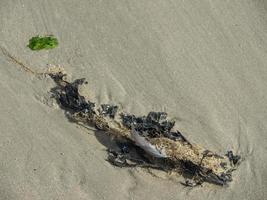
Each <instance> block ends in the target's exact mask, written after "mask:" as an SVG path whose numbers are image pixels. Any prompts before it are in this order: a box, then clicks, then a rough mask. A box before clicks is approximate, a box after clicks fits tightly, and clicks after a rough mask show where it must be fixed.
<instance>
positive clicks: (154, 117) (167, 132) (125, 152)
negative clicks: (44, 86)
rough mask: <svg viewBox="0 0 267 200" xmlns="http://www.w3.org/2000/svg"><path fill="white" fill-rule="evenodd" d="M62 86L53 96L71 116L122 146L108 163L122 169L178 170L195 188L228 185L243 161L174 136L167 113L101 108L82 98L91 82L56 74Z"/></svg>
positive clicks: (58, 86)
mask: <svg viewBox="0 0 267 200" xmlns="http://www.w3.org/2000/svg"><path fill="white" fill-rule="evenodd" d="M50 76H51V78H52V79H53V80H54V81H55V82H56V84H57V86H56V87H55V88H53V89H52V90H51V92H52V94H53V97H54V98H56V100H57V102H58V103H59V105H60V106H61V108H62V109H64V110H65V111H66V114H67V116H68V117H69V118H70V119H72V120H73V121H75V122H77V123H82V124H84V125H86V126H95V127H96V128H97V129H99V130H101V131H102V132H104V133H107V135H108V136H111V137H112V138H113V139H114V140H115V141H116V143H117V144H118V147H119V150H118V149H117V150H116V149H108V151H107V152H108V158H107V160H108V161H109V162H110V163H111V164H113V165H115V166H118V167H143V168H156V169H161V170H164V171H176V172H177V173H180V174H182V175H184V176H185V177H190V179H188V178H186V180H185V182H184V183H183V184H184V185H186V186H189V187H194V186H198V185H201V184H202V183H203V182H209V183H213V184H217V185H227V184H228V183H229V182H230V181H232V172H233V170H234V169H235V168H236V166H237V165H238V164H239V160H240V156H237V155H234V154H233V152H232V151H228V152H227V154H226V155H225V156H220V155H218V154H216V153H213V152H211V151H209V150H206V149H204V148H203V147H200V146H199V145H196V144H193V143H191V142H189V141H188V140H187V139H186V138H185V137H184V136H183V135H182V133H181V132H179V131H173V128H174V125H175V122H174V121H173V120H169V119H168V116H167V113H165V112H150V113H149V114H148V115H146V116H141V117H138V116H135V115H131V114H126V113H123V112H120V113H118V106H116V105H110V104H102V105H100V106H96V104H95V103H93V102H91V101H89V100H88V99H86V98H85V97H84V96H82V95H81V94H80V93H79V86H80V85H82V84H84V83H85V79H77V80H75V81H73V82H68V81H67V80H66V74H65V73H63V72H57V73H53V72H52V73H51V74H50Z"/></svg>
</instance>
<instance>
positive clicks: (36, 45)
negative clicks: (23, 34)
mask: <svg viewBox="0 0 267 200" xmlns="http://www.w3.org/2000/svg"><path fill="white" fill-rule="evenodd" d="M57 46H58V40H57V38H55V37H54V36H52V35H50V36H43V37H42V36H35V37H32V38H31V39H30V40H29V44H28V47H29V48H30V49H31V50H33V51H35V50H42V49H53V48H55V47H57Z"/></svg>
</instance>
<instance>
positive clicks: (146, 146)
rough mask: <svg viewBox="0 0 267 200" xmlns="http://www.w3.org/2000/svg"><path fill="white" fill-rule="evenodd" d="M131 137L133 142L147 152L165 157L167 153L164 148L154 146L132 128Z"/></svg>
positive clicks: (158, 156)
mask: <svg viewBox="0 0 267 200" xmlns="http://www.w3.org/2000/svg"><path fill="white" fill-rule="evenodd" d="M131 136H132V139H133V140H134V141H135V144H136V145H137V146H139V147H141V148H142V149H143V150H144V151H145V152H147V153H148V154H150V155H152V156H154V157H157V158H166V157H167V155H166V153H165V152H164V150H159V149H158V148H156V146H154V145H152V144H150V143H149V141H148V140H147V139H146V138H145V137H142V136H140V135H139V134H138V132H137V131H136V130H134V129H132V131H131Z"/></svg>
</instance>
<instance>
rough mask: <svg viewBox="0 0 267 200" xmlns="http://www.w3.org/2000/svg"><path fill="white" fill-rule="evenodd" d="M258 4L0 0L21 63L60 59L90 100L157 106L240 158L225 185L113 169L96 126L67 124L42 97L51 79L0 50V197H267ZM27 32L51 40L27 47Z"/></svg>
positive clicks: (209, 144)
mask: <svg viewBox="0 0 267 200" xmlns="http://www.w3.org/2000/svg"><path fill="white" fill-rule="evenodd" d="M266 10H267V4H266V3H264V2H263V1H253V2H252V1H229V2H222V1H201V2H191V1H163V0H161V1H159V0H156V1H152V0H147V1H145V0H142V1H141V0H140V1H136V2H134V1H115V0H114V1H87V0H77V1H70V0H68V1H59V0H54V1H52V0H47V1H41V0H26V1H16V0H11V1H7V0H3V1H1V2H0V25H1V29H0V37H1V40H0V46H1V48H4V49H5V50H6V51H8V52H9V53H10V54H11V55H13V56H14V57H16V59H18V60H19V61H21V62H22V63H24V64H25V65H26V66H28V67H30V68H31V69H33V70H35V71H38V72H42V71H45V70H46V69H47V66H48V65H49V64H52V65H61V66H63V67H64V68H65V70H66V71H67V72H68V74H70V78H71V79H75V78H82V77H84V78H86V79H87V81H88V85H87V86H86V91H87V96H88V97H89V98H90V99H91V100H92V101H94V102H96V103H98V104H100V103H115V104H118V105H120V106H121V108H122V109H123V110H124V111H127V112H131V113H133V114H138V115H145V114H147V113H148V112H149V111H152V110H153V111H166V112H168V113H169V115H170V117H172V118H174V119H175V120H176V128H177V129H179V130H180V131H181V132H182V133H183V134H184V135H185V136H186V137H187V138H188V139H189V140H190V141H192V142H194V143H198V144H201V145H203V146H204V147H206V148H208V149H210V150H212V151H215V152H218V153H220V154H224V153H225V152H226V151H227V150H229V149H233V150H234V152H237V153H239V154H241V155H242V157H243V158H244V161H243V162H242V163H241V165H240V167H239V168H238V170H237V171H236V172H234V174H233V178H234V181H233V182H232V183H231V184H230V186H229V187H227V188H222V187H218V186H214V185H210V184H204V185H203V187H199V188H194V189H189V188H185V187H184V186H182V185H181V184H180V183H179V181H182V180H183V178H182V177H173V176H172V175H169V174H165V173H162V172H153V173H152V174H151V173H148V171H147V170H143V169H120V168H116V167H114V166H112V165H110V164H109V163H108V162H107V161H105V159H106V152H105V149H106V143H107V142H108V141H103V138H102V136H101V133H95V132H94V131H93V130H88V129H85V128H83V127H79V126H77V125H76V124H74V123H70V122H69V121H68V119H67V118H66V117H65V115H64V112H63V111H62V110H61V109H59V108H58V106H57V105H56V103H55V102H54V101H53V100H52V99H51V98H50V96H49V90H50V89H51V88H52V87H54V86H55V84H54V83H53V81H52V80H51V79H49V78H43V79H38V78H36V77H35V76H33V75H31V74H30V73H27V72H25V71H23V70H22V69H21V67H20V66H19V65H17V64H16V63H15V62H14V61H12V60H11V59H10V58H8V57H7V56H6V55H4V54H3V53H2V52H1V51H0V82H1V83H0V92H1V95H0V104H1V106H0V137H1V140H0V199H1V200H2V199H3V200H5V199H9V200H13V199H20V200H21V199H25V200H26V199H27V200H28V199H42V200H43V199H47V200H48V199H49V200H51V199H62V200H63V199H64V200H65V199H118V200H119V199H122V200H125V199H165V200H172V199H173V200H174V199H190V200H193V199H203V200H204V199H256V200H257V199H264V198H266V196H267V194H266V191H267V167H266V163H265V161H266V160H267V145H266V144H267V135H266V131H267V125H266V120H267V96H266V94H267V66H266V63H267V54H266V52H267V43H266V41H267V34H266V33H267V23H266V21H267V15H266ZM37 34H40V35H44V34H53V35H55V36H56V37H57V38H58V39H59V47H58V48H56V49H53V50H48V51H46V50H44V51H38V52H35V51H31V50H30V49H29V48H27V44H28V40H29V39H30V38H31V37H32V36H35V35H37Z"/></svg>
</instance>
